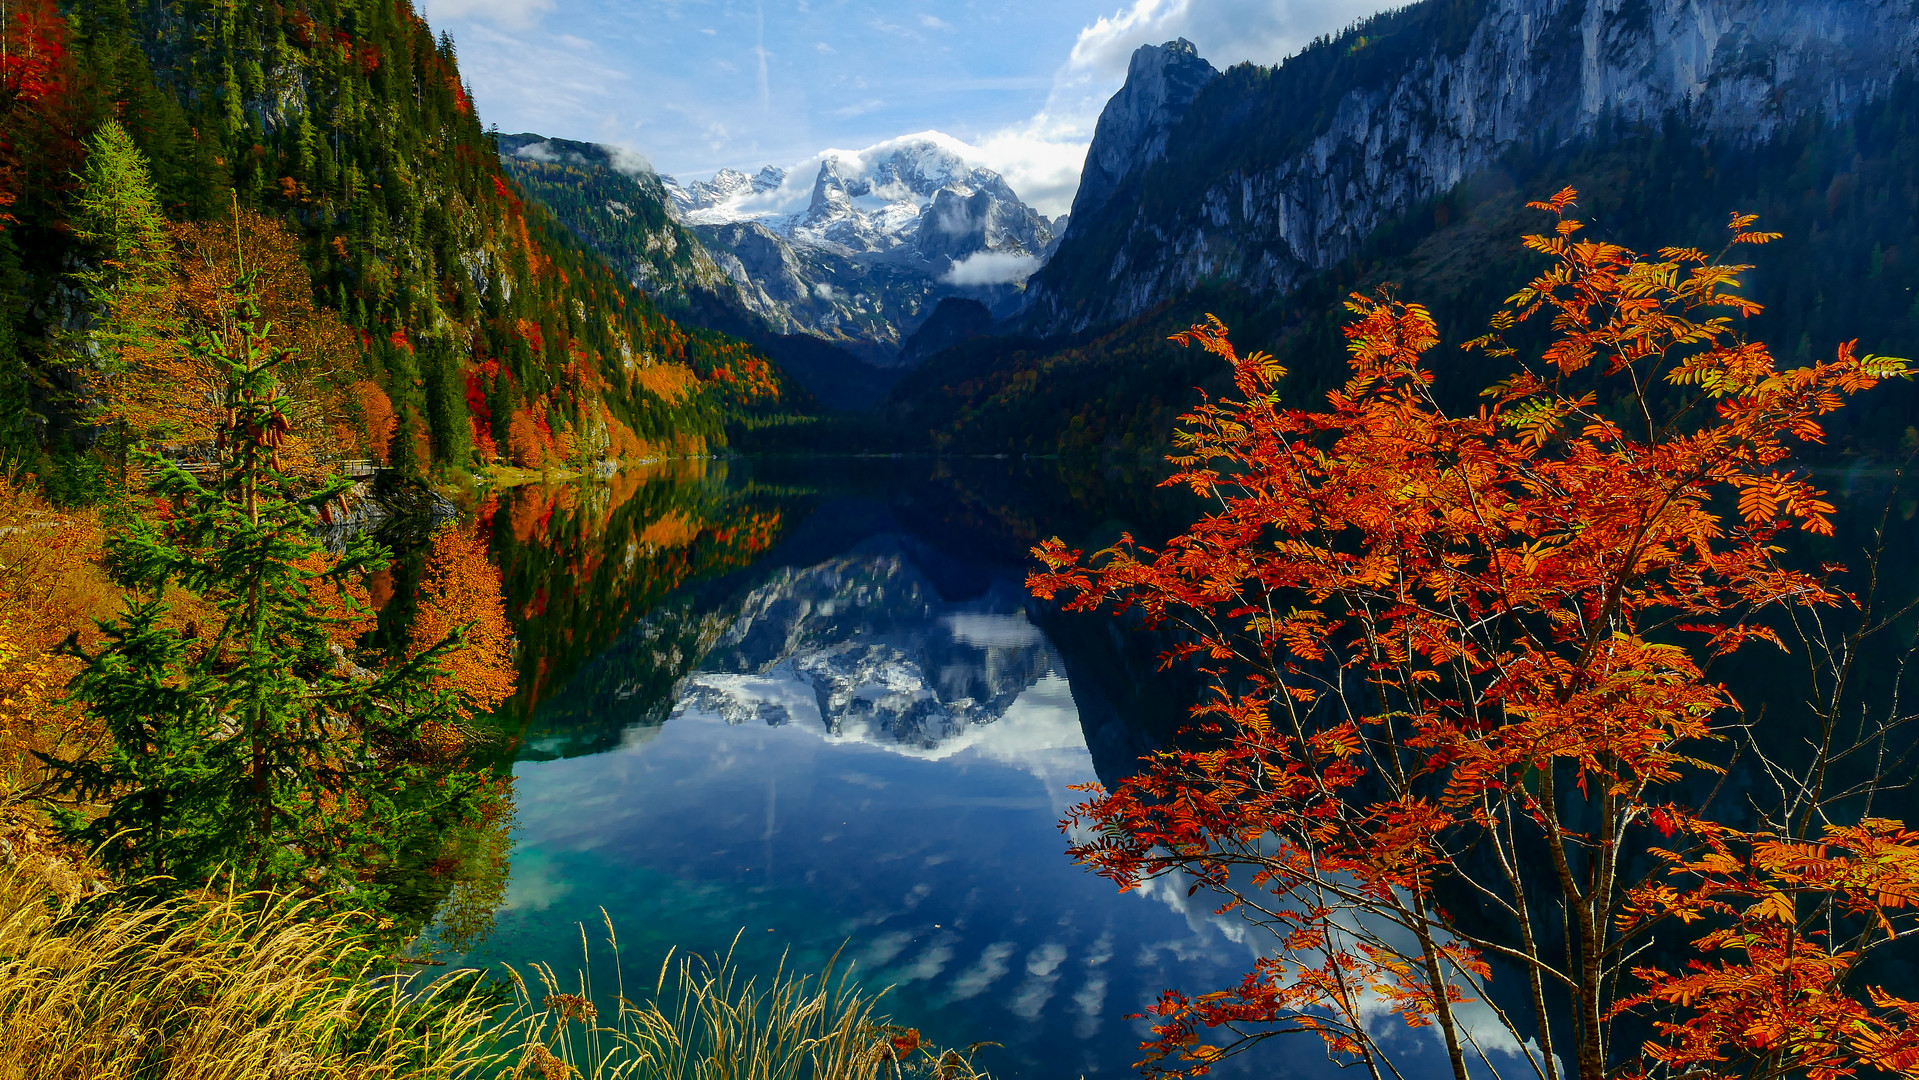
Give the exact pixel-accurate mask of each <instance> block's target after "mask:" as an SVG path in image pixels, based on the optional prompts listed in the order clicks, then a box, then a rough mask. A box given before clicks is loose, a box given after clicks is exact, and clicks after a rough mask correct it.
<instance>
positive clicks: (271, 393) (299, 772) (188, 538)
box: [48, 269, 487, 910]
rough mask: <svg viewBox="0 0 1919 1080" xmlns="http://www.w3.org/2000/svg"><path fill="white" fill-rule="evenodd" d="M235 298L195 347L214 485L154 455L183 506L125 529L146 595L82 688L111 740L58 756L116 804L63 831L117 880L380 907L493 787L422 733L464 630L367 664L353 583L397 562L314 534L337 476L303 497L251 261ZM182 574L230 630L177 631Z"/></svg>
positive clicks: (128, 575)
mask: <svg viewBox="0 0 1919 1080" xmlns="http://www.w3.org/2000/svg"><path fill="white" fill-rule="evenodd" d="M232 297H233V307H234V318H233V319H232V320H231V322H230V327H231V329H230V330H229V331H228V332H227V333H225V334H224V335H222V334H214V333H208V334H206V335H203V336H202V337H201V338H199V339H198V340H196V341H195V342H193V343H192V348H193V349H194V351H195V352H196V353H197V354H198V355H199V356H201V357H202V358H204V360H206V361H207V362H209V363H211V364H213V365H215V366H217V367H218V368H219V369H220V370H222V371H223V372H225V374H226V377H227V423H226V426H225V429H224V431H223V434H222V441H223V443H224V450H225V454H226V458H225V460H224V462H223V466H222V469H221V471H220V473H219V475H218V478H217V479H216V480H213V481H211V482H209V483H206V484H203V483H202V482H201V481H200V480H199V479H197V478H196V477H194V476H193V475H190V474H189V473H187V472H185V471H183V470H181V469H179V468H177V467H174V466H172V465H171V464H168V463H164V462H162V461H161V459H159V458H156V457H151V456H148V458H147V460H148V461H149V463H151V464H153V465H156V466H161V472H160V475H159V479H158V480H157V481H156V483H155V484H154V486H153V492H152V493H153V495H154V496H156V497H158V498H159V499H163V500H165V501H166V503H167V504H168V505H169V506H170V507H171V513H170V515H168V516H167V517H166V519H165V520H161V521H157V522H146V521H136V522H135V523H133V524H132V525H131V526H129V528H128V529H127V531H126V532H125V533H124V534H123V535H121V536H119V537H117V538H116V539H115V541H114V542H113V544H112V547H111V555H112V559H113V562H114V565H115V566H116V568H118V569H119V571H120V572H121V573H122V574H123V576H124V579H125V580H126V581H127V582H128V583H129V584H131V585H134V586H136V587H138V588H139V589H140V590H141V593H142V595H140V596H137V597H132V598H129V601H128V607H127V611H126V614H125V615H124V617H123V618H121V619H119V620H115V621H109V622H107V623H105V624H103V626H102V630H103V631H104V637H105V642H104V644H103V646H102V648H101V649H100V651H98V652H96V653H91V654H87V655H85V656H84V660H85V662H86V668H85V670H84V671H83V672H82V674H81V675H79V676H78V677H77V678H76V680H75V682H74V684H73V686H72V688H71V689H72V692H73V695H74V697H75V698H76V699H77V700H78V701H80V702H82V703H83V704H85V705H86V707H87V708H89V709H90V710H91V711H92V713H93V715H95V716H96V717H98V718H99V719H100V720H101V721H102V722H103V723H104V724H105V726H106V727H107V729H108V731H109V732H110V733H111V735H112V737H113V748H112V750H111V751H110V752H109V753H107V754H106V755H104V756H102V757H99V758H97V759H95V760H79V761H57V760H50V761H49V762H48V764H49V765H50V766H52V767H53V769H54V771H55V774H56V775H57V776H58V777H59V778H60V780H61V786H62V790H63V792H65V793H67V794H69V795H72V796H76V797H77V798H78V799H79V800H81V801H82V802H86V803H95V804H104V806H105V812H104V813H102V814H100V815H99V816H98V817H95V818H93V819H92V820H90V821H88V820H82V817H81V815H79V814H69V815H67V824H68V826H69V829H70V831H71V832H72V834H73V835H74V836H75V837H76V838H79V839H84V840H85V841H87V842H90V843H92V844H95V845H98V850H99V852H100V855H101V857H102V859H103V860H104V861H105V863H106V864H107V866H108V867H109V868H110V869H112V870H114V871H116V872H117V873H118V874H119V875H120V876H121V877H122V879H123V880H139V879H142V878H149V879H152V880H154V881H158V882H161V885H160V886H159V887H161V888H191V887H194V886H197V885H200V884H203V883H206V882H208V881H211V880H212V879H214V878H216V877H218V876H222V875H231V876H233V877H234V878H236V879H237V880H239V881H241V882H243V883H245V884H247V885H253V886H267V887H275V888H281V889H293V890H304V891H310V892H314V893H321V892H326V893H337V892H338V891H340V890H342V889H346V890H350V891H351V892H352V897H351V899H352V902H353V903H354V904H355V905H357V906H359V907H362V908H373V909H376V910H377V909H379V908H380V906H381V903H382V900H383V898H384V896H385V894H384V891H383V890H382V888H381V887H380V886H379V884H378V881H379V878H380V877H381V873H380V872H381V870H382V869H383V868H385V867H389V866H391V865H392V864H393V861H394V859H395V858H396V856H397V855H398V854H399V853H401V852H404V851H407V850H410V849H412V848H417V847H418V846H419V843H420V840H421V837H423V836H424V837H431V836H432V835H434V834H435V832H436V831H437V830H439V829H442V828H444V827H446V825H447V824H448V823H450V822H453V821H457V820H462V819H464V818H465V817H466V816H467V815H468V814H469V813H470V812H472V811H473V810H474V809H475V807H476V806H477V803H478V801H479V800H481V799H484V798H486V797H487V795H486V791H487V786H486V785H485V783H484V779H483V777H481V776H480V775H479V774H478V773H473V772H463V771H461V770H460V769H459V768H458V767H457V765H448V764H445V763H444V762H440V761H438V759H436V757H435V755H434V753H433V752H432V751H431V749H430V748H428V747H424V746H423V745H422V743H421V740H420V735H421V732H422V730H423V729H427V730H432V729H433V728H440V727H444V726H445V725H446V724H448V723H450V722H451V721H453V720H454V719H455V718H457V717H458V716H459V715H460V713H461V712H462V711H463V709H464V708H465V707H466V703H465V702H464V700H463V699H462V698H461V696H460V695H459V694H458V693H457V692H455V691H452V690H449V689H440V688H436V686H435V681H436V679H439V678H440V677H441V675H442V669H443V666H444V663H445V659H446V657H447V656H448V655H449V654H450V653H452V652H453V651H455V650H456V649H458V648H460V647H461V641H462V637H463V634H464V630H463V629H462V628H454V630H453V631H452V632H451V633H450V634H449V635H447V636H446V637H444V638H443V639H441V640H440V641H438V642H436V643H435V644H433V645H432V646H431V647H430V648H427V649H425V650H422V651H421V652H419V653H418V654H417V655H415V656H414V657H412V658H411V659H408V660H405V661H403V662H398V663H395V664H393V665H390V666H387V667H384V668H382V669H381V670H376V671H368V670H366V669H364V668H361V667H359V666H357V665H356V664H355V663H354V662H353V660H352V658H351V654H349V653H348V652H347V646H348V645H350V644H351V642H350V635H351V634H352V633H353V632H355V631H356V630H358V629H359V628H361V627H364V626H365V625H366V616H367V612H366V610H365V607H364V604H363V603H361V602H359V601H357V600H354V599H352V596H353V593H354V589H353V588H352V586H354V585H355V584H356V583H357V582H358V581H359V580H360V579H362V578H363V577H364V575H366V574H368V573H371V572H374V571H377V570H378V569H380V568H381V567H383V566H385V565H386V561H387V556H386V553H385V552H384V551H383V550H381V549H380V548H379V547H378V546H377V545H374V544H373V543H371V542H370V541H366V540H359V541H355V542H354V543H352V544H351V545H349V547H348V549H347V550H346V552H345V553H344V554H343V555H342V556H339V557H337V558H335V557H333V556H331V555H329V554H328V553H327V552H326V550H325V548H324V547H323V546H322V545H321V544H320V543H319V542H318V541H317V540H316V539H315V538H314V536H313V531H312V529H313V524H314V521H315V517H316V513H317V511H318V508H319V507H321V506H323V505H326V504H327V503H328V502H329V501H330V500H332V499H334V498H335V497H337V496H338V494H339V493H340V492H341V491H342V490H343V489H344V485H343V484H337V483H336V484H334V485H332V486H329V487H326V488H324V489H322V490H319V491H315V492H311V493H309V494H304V495H303V494H301V493H300V492H298V491H296V490H295V489H294V487H293V485H292V483H291V482H290V480H289V478H288V476H287V475H286V474H285V473H284V472H283V471H282V470H281V463H280V460H279V459H280V452H279V447H280V445H281V444H282V442H283V441H284V439H285V436H286V433H287V432H288V430H289V427H290V424H289V420H288V416H287V409H288V407H289V404H290V402H289V399H288V398H287V397H286V396H285V395H284V394H283V393H282V392H281V390H280V388H279V385H278V383H277V380H276V375H275V371H276V368H278V367H279V366H280V365H282V364H283V363H284V362H285V361H286V360H287V358H288V355H289V354H288V353H287V352H286V351H285V350H282V349H279V348H277V347H276V346H274V344H273V339H272V328H271V325H270V324H269V323H267V322H266V321H265V320H264V319H263V318H262V317H261V315H260V308H259V304H258V302H257V300H256V298H255V294H254V277H253V275H252V274H250V273H248V272H246V271H244V269H243V270H242V272H241V274H240V277H239V281H238V283H237V284H236V285H235V286H234V288H233V290H232ZM169 587H179V588H183V589H186V590H188V591H190V592H192V593H195V594H197V595H198V596H200V597H201V598H202V599H203V600H205V601H207V602H209V603H211V604H212V605H213V606H215V607H216V608H217V609H218V612H219V620H218V622H219V625H218V626H216V627H212V628H210V631H202V630H201V628H199V627H197V626H193V625H189V626H188V627H186V628H185V629H184V630H182V629H178V628H176V627H174V626H173V625H171V624H170V623H169V621H168V619H167V611H168V604H167V602H166V590H167V589H168V588H169ZM343 639H347V640H343ZM429 725H432V726H433V728H428V726H429Z"/></svg>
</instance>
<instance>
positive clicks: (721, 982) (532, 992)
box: [0, 861, 981, 1080]
mask: <svg viewBox="0 0 1919 1080" xmlns="http://www.w3.org/2000/svg"><path fill="white" fill-rule="evenodd" d="M47 866H48V864H47V863H46V862H44V861H42V862H40V863H38V864H37V865H35V864H32V863H31V862H22V863H19V864H17V865H16V866H15V867H14V868H13V869H12V870H10V871H7V872H6V873H4V875H0V1080H16V1078H17V1080H26V1078H28V1077H32V1078H46V1080H82V1078H84V1080H146V1078H159V1077H165V1078H168V1080H227V1078H232V1080H241V1078H245V1080H282V1078H284V1080H293V1078H300V1080H336V1078H337V1080H386V1078H396V1080H397V1078H403V1077H404V1078H420V1080H429V1078H441V1077H444V1078H466V1077H472V1078H476V1080H477V1078H481V1077H514V1078H516V1080H517V1078H522V1077H525V1078H534V1077H537V1078H539V1080H572V1078H578V1080H615V1078H635V1080H639V1078H646V1080H694V1078H699V1080H880V1078H881V1077H885V1076H897V1077H904V1076H914V1075H921V1076H929V1077H938V1078H940V1080H975V1078H978V1077H980V1076H981V1074H979V1073H977V1072H975V1070H974V1069H973V1066H972V1064H971V1061H970V1058H969V1057H968V1055H964V1054H961V1053H959V1052H956V1051H945V1052H940V1051H937V1050H935V1049H934V1048H933V1047H932V1046H930V1045H929V1044H927V1043H925V1042H923V1041H922V1040H921V1039H920V1037H919V1035H918V1033H917V1032H915V1031H913V1030H911V1029H906V1028H900V1027H895V1026H893V1025H892V1024H891V1023H890V1021H888V1019H887V1018H886V1017H884V1016H882V1015H881V1014H880V1013H879V1011H878V1005H879V997H878V996H876V995H873V994H870V993H868V992H867V991H865V990H864V989H862V988H861V987H860V986H859V985H858V984H857V983H855V982H854V981H853V980H851V979H850V978H846V977H844V976H837V977H836V976H835V975H834V973H833V972H832V971H830V970H829V971H828V972H826V973H825V974H823V975H820V976H812V977H808V976H799V975H795V974H793V973H790V972H784V971H782V972H779V973H777V974H776V975H775V976H774V977H773V978H772V979H770V980H755V979H751V978H746V977H744V976H742V974H741V973H740V972H739V971H738V970H737V969H736V968H735V967H734V966H733V964H732V963H731V961H730V958H727V957H719V958H715V959H713V960H706V959H700V958H681V959H679V960H677V961H675V960H672V959H669V961H668V962H667V963H665V964H663V965H662V966H661V968H660V970H659V972H658V975H657V977H656V978H655V979H654V980H652V981H651V983H650V985H648V986H644V987H629V986H628V985H626V984H625V982H624V979H623V978H622V979H621V981H620V984H619V985H617V986H615V987H611V988H609V987H599V988H597V990H598V991H599V994H597V995H596V994H595V990H596V988H595V987H592V986H591V985H589V984H588V983H587V981H586V979H585V978H584V977H583V976H579V975H575V976H572V977H571V978H570V979H569V978H568V977H567V976H564V975H562V974H560V973H559V972H557V971H556V970H554V969H553V968H551V967H548V966H545V965H534V966H532V967H531V968H529V969H528V970H527V971H526V972H525V973H524V974H522V973H521V972H517V971H513V970H511V969H508V970H505V971H502V972H495V973H493V975H494V978H493V979H491V980H486V979H483V978H482V977H481V973H477V972H455V973H450V974H445V975H441V976H439V977H437V978H430V977H429V976H427V975H423V974H422V973H421V970H420V969H419V968H418V967H415V966H409V965H408V964H406V963H405V962H404V961H396V960H395V959H393V958H390V957H387V956H385V955H383V954H381V953H380V952H378V951H375V950H373V949H370V948H369V947H368V946H367V945H365V944H364V942H365V940H366V939H365V938H364V937H363V936H362V935H361V934H360V933H359V929H360V928H358V927H356V926H355V925H354V919H353V918H352V917H347V918H314V917H311V915H312V913H311V912H310V911H308V910H306V909H304V908H303V906H302V905H300V904H297V903H292V902H287V901H283V900H277V899H274V898H272V897H268V896H262V895H258V894H253V895H247V894H199V895H193V896H185V897H179V898H176V899H173V900H169V901H166V902H163V903H151V904H143V903H139V902H135V901H131V900H125V899H121V898H118V897H115V896H113V895H111V894H105V895H88V890H85V889H79V888H73V887H72V885H71V883H70V882H66V883H63V881H62V880H60V879H57V878H53V877H49V876H48V875H47V874H46V873H45V872H44V871H45V869H46V868H47ZM608 946H609V947H611V948H615V951H617V948H616V946H615V945H614V943H613V941H612V938H611V935H610V932H609V939H608ZM616 970H617V967H616ZM608 991H612V992H611V993H608ZM629 995H630V996H629ZM596 1002H597V1003H598V1004H596ZM601 1006H605V1007H607V1008H608V1009H610V1010H611V1015H605V1016H603V1015H602V1013H601Z"/></svg>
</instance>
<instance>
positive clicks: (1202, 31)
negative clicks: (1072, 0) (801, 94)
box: [974, 0, 1390, 217]
mask: <svg viewBox="0 0 1919 1080" xmlns="http://www.w3.org/2000/svg"><path fill="white" fill-rule="evenodd" d="M1388 6H1390V5H1389V4H1387V3H1386V2H1385V0H1132V3H1131V4H1130V6H1128V7H1126V8H1125V9H1123V10H1122V11H1120V12H1119V13H1117V14H1114V15H1109V16H1104V17H1102V18H1099V19H1097V20H1095V21H1094V22H1093V23H1092V25H1090V26H1087V27H1086V28H1085V29H1083V30H1081V31H1080V33H1079V38H1078V40H1076V41H1075V42H1074V43H1073V51H1072V53H1071V54H1070V55H1069V56H1068V57H1067V60H1066V62H1065V63H1064V64H1062V65H1061V66H1060V68H1059V69H1058V71H1056V72H1055V73H1054V75H1053V82H1052V89H1051V91H1050V92H1049V93H1048V95H1047V99H1046V105H1045V107H1044V108H1042V109H1041V110H1040V111H1039V112H1038V113H1036V114H1034V116H1033V117H1032V118H1031V119H1028V120H1026V121H1024V122H1022V123H1019V124H1014V125H1012V126H1009V127H1006V128H1002V129H1000V130H998V131H994V132H991V133H989V134H987V135H985V136H983V137H980V138H978V139H976V140H974V141H975V142H976V143H977V144H978V146H979V149H980V158H979V161H980V163H981V164H983V165H985V166H986V167H987V168H989V169H992V170H994V171H995V172H998V173H999V174H1000V175H1002V176H1004V177H1006V182H1007V183H1008V184H1011V185H1012V187H1013V190H1014V191H1016V192H1018V193H1019V196H1020V198H1021V200H1023V201H1024V202H1025V203H1026V204H1027V205H1029V206H1031V207H1033V208H1034V209H1035V210H1038V211H1039V212H1040V213H1042V214H1047V215H1049V216H1053V217H1057V216H1059V215H1060V214H1063V213H1065V212H1066V211H1067V210H1068V209H1069V208H1070V207H1071V206H1072V204H1073V194H1074V192H1076V191H1078V190H1079V174H1080V169H1081V168H1082V167H1084V165H1085V163H1086V148H1087V146H1088V145H1089V144H1090V143H1091V142H1092V139H1093V127H1094V125H1095V124H1097V123H1098V122H1099V113H1100V110H1101V109H1103V108H1105V106H1106V101H1107V99H1109V98H1111V97H1112V96H1113V94H1114V93H1116V92H1117V91H1118V90H1119V88H1120V86H1121V85H1123V84H1124V83H1125V81H1126V68H1127V65H1128V64H1129V63H1130V62H1131V60H1132V57H1133V52H1134V50H1136V49H1138V48H1139V47H1140V46H1141V45H1159V44H1163V43H1165V42H1168V41H1172V40H1174V39H1175V38H1181V37H1183V38H1186V39H1187V40H1189V41H1191V42H1193V43H1194V44H1195V45H1197V46H1198V47H1199V54H1200V55H1201V56H1203V57H1205V58H1206V59H1207V60H1209V61H1211V62H1212V64H1213V66H1214V67H1217V68H1221V69H1224V68H1227V67H1230V66H1232V65H1233V64H1236V63H1239V62H1241V61H1245V60H1251V61H1253V62H1255V63H1260V64H1268V65H1271V64H1277V63H1279V62H1280V61H1281V60H1284V59H1285V58H1286V57H1287V56H1290V55H1292V54H1293V53H1296V52H1298V51H1299V50H1300V49H1302V48H1304V47H1305V46H1306V45H1307V44H1309V43H1310V42H1311V41H1312V40H1313V38H1315V37H1318V36H1319V35H1321V34H1326V33H1333V32H1336V31H1338V30H1341V29H1343V28H1344V27H1346V26H1347V25H1349V24H1351V23H1352V22H1353V21H1354V20H1356V19H1360V18H1363V17H1365V16H1367V15H1369V14H1372V13H1373V12H1375V11H1380V10H1383V9H1384V8H1386V7H1388Z"/></svg>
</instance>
